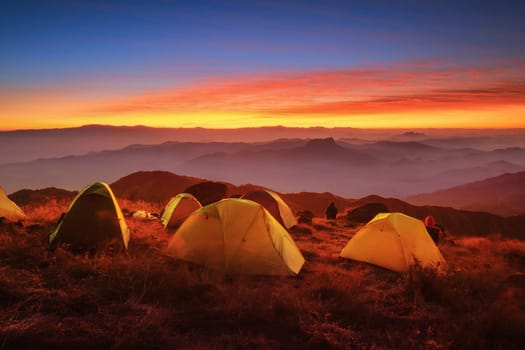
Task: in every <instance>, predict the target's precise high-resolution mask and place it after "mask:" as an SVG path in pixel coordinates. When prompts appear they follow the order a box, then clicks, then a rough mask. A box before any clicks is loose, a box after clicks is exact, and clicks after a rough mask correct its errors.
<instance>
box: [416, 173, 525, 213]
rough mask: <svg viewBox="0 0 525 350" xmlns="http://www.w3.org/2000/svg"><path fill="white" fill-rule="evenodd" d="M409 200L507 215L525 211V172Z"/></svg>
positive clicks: (420, 203) (421, 203) (419, 203)
mask: <svg viewBox="0 0 525 350" xmlns="http://www.w3.org/2000/svg"><path fill="white" fill-rule="evenodd" d="M406 200H407V201H408V202H410V203H413V204H416V205H440V206H450V207H454V208H458V209H466V210H476V211H487V212H491V213H495V214H499V215H504V216H512V215H520V214H525V171H521V172H518V173H513V174H504V175H500V176H497V177H493V178H489V179H486V180H482V181H476V182H473V183H468V184H465V185H461V186H456V187H453V188H449V189H444V190H439V191H435V192H432V193H425V194H418V195H414V196H410V197H407V198H406Z"/></svg>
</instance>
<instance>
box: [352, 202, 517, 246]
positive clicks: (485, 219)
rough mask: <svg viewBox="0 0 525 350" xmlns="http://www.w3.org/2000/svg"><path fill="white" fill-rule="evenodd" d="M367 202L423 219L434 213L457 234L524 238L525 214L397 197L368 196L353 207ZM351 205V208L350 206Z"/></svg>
mask: <svg viewBox="0 0 525 350" xmlns="http://www.w3.org/2000/svg"><path fill="white" fill-rule="evenodd" d="M368 203H382V204H384V205H385V206H386V207H387V209H388V211H389V212H402V213H405V214H408V215H410V216H413V217H415V218H418V219H420V220H423V219H424V218H425V217H426V216H427V215H432V216H434V218H435V219H436V222H438V223H439V224H441V225H443V226H444V227H445V229H446V231H447V232H449V233H452V234H454V235H461V236H462V235H467V236H489V235H493V234H500V235H502V236H503V237H517V238H520V239H525V215H519V216H512V217H502V216H499V215H496V214H490V213H486V212H475V211H468V210H459V209H454V208H450V207H440V206H416V205H412V204H409V203H407V202H403V201H401V200H399V199H396V198H383V197H380V196H375V195H372V196H367V197H364V198H361V199H358V200H356V201H355V202H354V203H353V208H357V207H360V206H362V205H365V204H368ZM350 209H352V208H350Z"/></svg>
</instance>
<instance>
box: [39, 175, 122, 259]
mask: <svg viewBox="0 0 525 350" xmlns="http://www.w3.org/2000/svg"><path fill="white" fill-rule="evenodd" d="M59 241H60V242H66V243H69V244H71V245H72V246H74V247H83V248H92V247H96V246H100V245H104V244H107V243H108V241H113V242H117V246H118V247H123V248H124V249H127V248H128V242H129V229H128V226H127V224H126V221H125V220H124V216H123V215H122V211H121V210H120V207H119V205H118V203H117V200H116V199H115V195H114V194H113V192H112V191H111V188H109V186H108V185H107V184H105V183H103V182H96V183H94V184H92V185H89V186H87V187H85V188H84V189H83V190H82V191H80V193H79V194H78V195H77V196H76V197H75V199H73V202H71V205H70V206H69V208H68V210H67V212H66V213H65V214H63V216H62V218H61V219H60V221H59V223H58V225H57V227H56V229H55V231H53V232H52V233H51V235H50V237H49V245H50V246H51V247H52V246H54V245H55V244H56V243H57V242H59Z"/></svg>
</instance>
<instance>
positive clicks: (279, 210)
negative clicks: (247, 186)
mask: <svg viewBox="0 0 525 350" xmlns="http://www.w3.org/2000/svg"><path fill="white" fill-rule="evenodd" d="M241 198H243V199H249V200H252V201H254V202H257V203H259V204H261V205H262V206H263V207H264V208H265V209H266V210H268V211H269V212H270V214H272V215H273V217H274V218H276V219H277V221H279V223H281V225H283V226H284V227H286V228H290V227H292V226H295V225H297V219H296V218H295V216H294V215H293V213H292V210H291V209H290V207H289V206H288V204H286V202H285V201H284V200H283V199H282V198H281V197H280V196H279V195H278V194H277V193H275V192H272V191H269V190H254V191H250V192H247V193H246V194H244V195H243V196H242V197H241Z"/></svg>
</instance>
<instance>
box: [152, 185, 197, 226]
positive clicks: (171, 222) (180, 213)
mask: <svg viewBox="0 0 525 350" xmlns="http://www.w3.org/2000/svg"><path fill="white" fill-rule="evenodd" d="M201 207H202V205H201V204H200V203H199V201H198V200H197V198H195V197H194V196H193V195H191V194H189V193H179V194H178V195H176V196H175V197H172V198H171V199H170V201H169V202H168V204H167V205H166V207H165V208H164V210H163V211H162V215H161V218H160V220H161V221H162V224H163V225H164V228H168V229H173V228H177V227H179V226H180V225H181V224H182V222H183V221H184V220H185V219H186V218H187V217H188V216H189V215H190V214H191V213H193V212H194V211H195V210H197V209H199V208H201Z"/></svg>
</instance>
